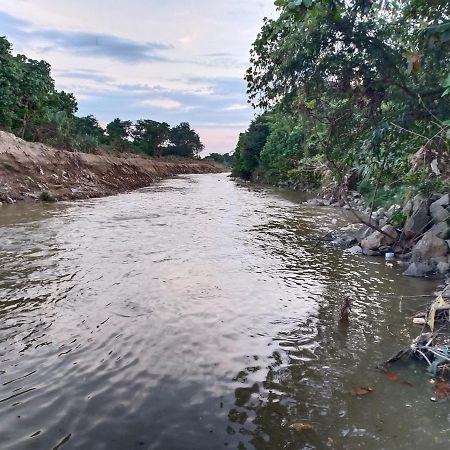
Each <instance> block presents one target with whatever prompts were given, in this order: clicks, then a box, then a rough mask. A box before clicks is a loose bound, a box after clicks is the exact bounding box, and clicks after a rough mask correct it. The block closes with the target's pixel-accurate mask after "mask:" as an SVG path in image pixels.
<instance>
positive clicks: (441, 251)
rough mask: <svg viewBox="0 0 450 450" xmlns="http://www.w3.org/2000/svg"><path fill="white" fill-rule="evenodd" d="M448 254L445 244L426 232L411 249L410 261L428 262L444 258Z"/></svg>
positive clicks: (429, 232)
mask: <svg viewBox="0 0 450 450" xmlns="http://www.w3.org/2000/svg"><path fill="white" fill-rule="evenodd" d="M448 252H449V248H448V245H447V243H446V242H445V241H444V240H443V239H441V238H439V237H437V236H435V235H434V234H433V233H431V231H428V232H427V233H425V234H424V236H423V238H422V239H421V240H420V241H419V242H418V243H417V245H416V246H415V247H414V248H413V251H412V259H413V261H428V260H430V259H431V258H436V257H439V256H445V255H447V254H448Z"/></svg>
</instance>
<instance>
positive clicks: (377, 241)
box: [361, 225, 399, 250]
mask: <svg viewBox="0 0 450 450" xmlns="http://www.w3.org/2000/svg"><path fill="white" fill-rule="evenodd" d="M381 230H382V231H384V232H385V233H387V234H388V235H389V236H390V237H389V236H386V235H385V234H383V233H380V232H379V231H375V232H374V233H372V234H371V235H370V236H368V237H366V238H365V239H363V240H362V242H361V247H362V248H363V249H368V250H375V249H378V248H380V247H385V246H389V245H392V244H393V243H394V242H395V241H396V240H397V239H398V237H399V235H398V232H397V230H396V229H395V228H394V227H393V226H392V225H386V226H384V227H383V228H382V229H381Z"/></svg>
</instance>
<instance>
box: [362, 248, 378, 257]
mask: <svg viewBox="0 0 450 450" xmlns="http://www.w3.org/2000/svg"><path fill="white" fill-rule="evenodd" d="M363 255H366V256H381V253H380V252H379V251H378V250H370V249H369V248H363Z"/></svg>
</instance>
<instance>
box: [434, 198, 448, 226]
mask: <svg viewBox="0 0 450 450" xmlns="http://www.w3.org/2000/svg"><path fill="white" fill-rule="evenodd" d="M438 203H439V200H438V201H437V202H434V203H433V204H432V205H431V206H430V215H431V217H432V219H433V222H434V223H441V222H444V221H446V220H447V219H449V218H450V212H449V211H448V210H447V209H446V208H444V207H443V206H441V205H438Z"/></svg>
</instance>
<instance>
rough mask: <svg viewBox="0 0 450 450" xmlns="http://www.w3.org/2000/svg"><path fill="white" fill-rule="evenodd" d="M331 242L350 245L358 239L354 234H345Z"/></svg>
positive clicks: (344, 245) (345, 245)
mask: <svg viewBox="0 0 450 450" xmlns="http://www.w3.org/2000/svg"><path fill="white" fill-rule="evenodd" d="M331 243H332V244H334V245H339V246H341V247H348V246H350V245H352V244H356V239H355V238H354V237H353V236H349V235H343V236H339V237H337V238H336V239H334V240H333V241H332V242H331Z"/></svg>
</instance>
